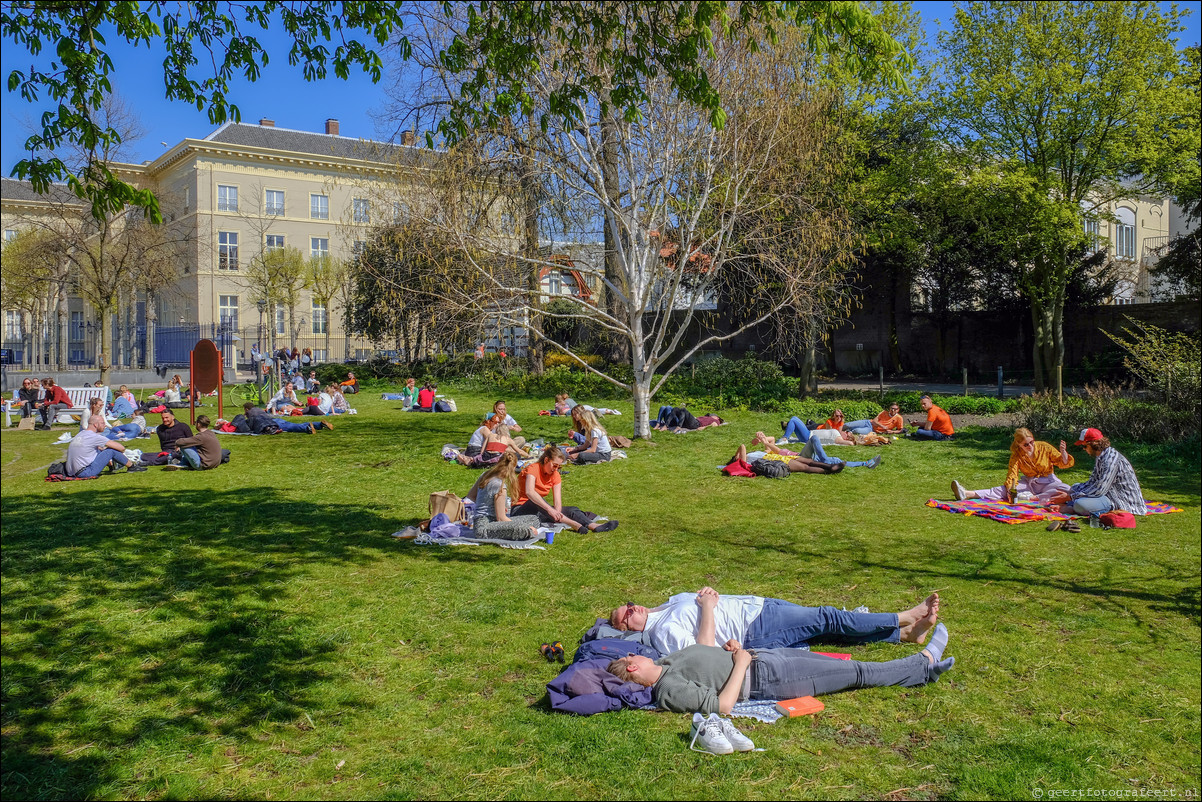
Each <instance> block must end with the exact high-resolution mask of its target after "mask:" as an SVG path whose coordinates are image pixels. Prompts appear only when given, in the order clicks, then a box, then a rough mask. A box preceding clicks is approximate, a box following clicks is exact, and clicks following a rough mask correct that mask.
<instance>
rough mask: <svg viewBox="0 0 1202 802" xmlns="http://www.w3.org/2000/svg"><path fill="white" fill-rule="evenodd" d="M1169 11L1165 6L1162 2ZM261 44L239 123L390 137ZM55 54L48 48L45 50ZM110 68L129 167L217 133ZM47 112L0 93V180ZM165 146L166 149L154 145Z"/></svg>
mask: <svg viewBox="0 0 1202 802" xmlns="http://www.w3.org/2000/svg"><path fill="white" fill-rule="evenodd" d="M1161 5H1163V6H1166V7H1167V6H1169V5H1170V4H1169V3H1161ZM915 6H916V7H917V8H918V9H919V11H920V12H921V13H922V16H923V20H924V24H925V26H926V29H927V39H928V44H929V45H931V46H933V45H934V43H935V35H936V33H937V32H938V30H939V25H940V24H941V23H942V24H943V25H945V26H946V25H947V24H948V23H947V21H948V20H949V19H950V18H951V15H952V11H953V4H952V3H950V2H918V3H915ZM1185 7H1186V8H1189V9H1190V10H1191V11H1192V13H1191V14H1189V16H1187V18H1186V21H1185V24H1186V30H1185V31H1184V32H1183V33H1182V34H1181V35H1180V36H1179V39H1178V44H1179V46H1186V45H1191V44H1197V43H1198V42H1199V41H1200V37H1199V18H1200V16H1202V15H1200V14H1199V13H1198V4H1197V3H1189V4H1187V5H1186V6H1185ZM262 41H263V42H264V44H265V46H266V47H267V49H268V53H269V55H270V56H271V63H270V64H269V65H268V66H267V67H266V68H265V69H264V70H263V73H262V76H261V77H260V79H259V80H258V81H257V82H255V83H249V82H246V81H237V82H235V83H234V84H233V85H232V87H231V89H232V92H231V98H232V100H233V101H234V102H235V103H236V104H237V105H238V106H239V108H240V109H241V111H242V120H243V122H251V123H254V122H258V120H259V118H260V117H268V118H270V119H272V120H275V123H276V125H278V126H280V127H284V128H295V129H298V130H303V131H317V132H320V131H324V130H325V129H324V126H325V120H326V118H328V117H333V118H336V119H338V120H339V123H340V128H341V133H342V135H343V136H351V137H368V138H373V137H381V136H383V137H387V136H388V135H390V134H391V132H390V131H388V132H386V131H380V130H377V127H376V123H375V122H374V121H373V119H372V116H371V113H372V112H373V111H379V110H380V107H381V106H382V104H383V103H384V101H385V98H384V92H383V86H384V85H386V84H387V83H389V80H390V79H389V76H387V75H385V76H384V78H383V79H382V81H381V83H380V84H378V85H377V84H373V83H372V82H371V80H370V79H369V78H368V77H367V76H366V75H364V74H362V73H358V74H353V75H352V76H351V78H350V79H349V80H347V81H342V80H339V79H337V78H330V79H327V80H325V81H321V82H315V83H307V82H306V81H305V80H304V79H303V77H302V76H301V73H300V69H299V68H297V67H292V66H290V65H289V64H288V62H287V58H286V56H287V43H286V42H285V41H284V39H283V38H282V37H278V36H273V35H271V34H267V35H265V36H264V37H262ZM50 49H51V50H53V47H51V48H50ZM110 53H111V54H112V57H113V62H114V65H115V67H116V71H115V75H114V87H115V89H116V90H117V92H118V93H119V94H120V95H121V96H122V97H123V98H124V99H125V101H126V103H127V104H128V105H129V106H130V107H131V108H132V109H133V111H134V112H135V113H137V115H138V116H139V117H140V119H141V121H142V125H143V127H144V128H145V130H146V133H145V136H144V137H143V138H142V139H141V140H140V141H138V142H136V143H133V145H132V147H131V149H130V151H131V152H130V161H134V162H138V161H143V160H151V159H154V158H156V157H158V156H159V155H160V154H161V153H163V152H164V151H165V150H166V149H167V148H168V147H171V146H173V145H175V144H176V143H178V142H179V141H180V140H182V139H184V138H186V137H194V138H202V137H204V136H207V135H208V134H209V133H210V132H211V131H213V129H214V128H215V127H216V126H214V125H213V124H212V123H210V122H209V120H208V117H207V116H206V115H205V114H203V113H201V112H199V111H197V110H196V109H195V108H193V107H189V106H186V105H184V104H183V103H179V102H175V103H170V102H168V101H166V100H165V99H164V97H163V93H164V88H163V79H162V69H161V62H162V56H161V54H159V53H156V52H155V51H152V50H150V49H148V48H145V47H143V48H138V49H135V48H132V47H129V46H127V45H125V44H124V43H120V44H113V45H112V47H111V48H110ZM28 59H29V55H28V54H27V53H26V52H25V51H23V50H22V49H21V48H19V47H17V46H15V45H13V44H12V43H11V42H10V41H8V40H7V39H6V40H5V41H4V42H3V43H2V45H0V73H2V74H3V75H4V76H5V78H6V79H7V76H8V73H9V72H10V71H11V70H12V69H14V68H16V67H18V66H22V67H25V68H28ZM44 108H45V106H44V105H42V106H38V105H30V104H27V103H25V102H24V101H23V100H22V99H21V97H20V96H19V95H18V94H15V93H10V92H7V90H5V95H4V102H3V104H2V105H0V168H2V171H3V174H4V175H9V174H10V173H11V172H12V168H13V165H14V164H16V162H17V161H18V160H20V159H21V158H22V157H23V156H24V150H23V146H24V142H25V139H26V137H27V136H28V129H29V126H28V124H27V123H28V122H29V121H35V120H36V119H37V117H38V116H39V115H40V114H41V112H42V111H43V110H44ZM160 143H166V145H163V144H160Z"/></svg>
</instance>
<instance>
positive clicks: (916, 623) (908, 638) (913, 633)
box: [897, 593, 939, 643]
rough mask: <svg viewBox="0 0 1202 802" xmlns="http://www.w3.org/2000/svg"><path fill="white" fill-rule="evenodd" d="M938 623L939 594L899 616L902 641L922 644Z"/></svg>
mask: <svg viewBox="0 0 1202 802" xmlns="http://www.w3.org/2000/svg"><path fill="white" fill-rule="evenodd" d="M938 621H939V594H938V593H932V594H931V595H930V596H927V597H926V598H925V599H923V600H922V603H921V604H919V605H918V606H916V607H913V608H911V609H909V610H905V611H904V612H900V613H898V614H897V624H898V626H899V627H900V629H901V633H900V641H901V642H902V643H922V642H923V641H925V640H926V639H927V633H928V632H930V631H931V629H932V628H933V627H934V626H935V624H936V623H938Z"/></svg>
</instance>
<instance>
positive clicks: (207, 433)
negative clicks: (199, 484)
mask: <svg viewBox="0 0 1202 802" xmlns="http://www.w3.org/2000/svg"><path fill="white" fill-rule="evenodd" d="M209 426H210V421H209V416H208V415H199V416H197V418H196V436H195V437H183V438H180V439H179V440H176V441H175V449H176V450H175V453H174V454H173V455H172V458H171V461H170V462H168V463H167V464H166V465H165V466H163V470H167V471H178V470H179V469H181V468H183V467H184V465H185V464H186V465H187V467H189V468H191V469H192V470H194V471H207V470H210V469H212V468H216V467H217V466H218V465H220V464H221V461H222V460H223V459H225V458H226V456H227V455H228V454H229V453H230V452H229V451H227V450H226V449H224V448H222V447H221V442H220V441H219V440H218V439H217V435H216V434H215V433H214V432H213V431H212V430H211V429H210V428H209Z"/></svg>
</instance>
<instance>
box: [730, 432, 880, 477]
mask: <svg viewBox="0 0 1202 802" xmlns="http://www.w3.org/2000/svg"><path fill="white" fill-rule="evenodd" d="M865 436H869V435H865ZM856 437H857V436H856V435H854V434H849V435H847V436H846V437H840V438H839V440H840V442H846V443H847V445H855V444H856ZM757 442H758V443H759V444H760V445H762V446H763V447H764V449H765V450H766V451H767V452H768V453H767V454H765V457H766V458H769V459H772V458H773V457H772V456H771V455H774V454H775V455H777V457H789V458H796V457H802V458H804V459H807V460H811V461H813V462H817V463H820V464H822V465H830V466H834V467H839V469H840V470H842V469H843V468H875V467H876V466H878V465H880V464H881V455H880V454H877V455H876V456H874V457H873V458H872V459H870V460H852V461H848V460H843V459H839V458H838V457H832V456H829V455H827V453H826V451H825V450H824V449H823V448H822V437H821V435H819V434H818V432H814V433H813V434H812V435H810V440H809V442H808V443H806V445H805V448H803V449H802V450H801V453H800V454H795V453H794V452H792V451H787V450H785V449H783V448H780V447H778V446H777V445H776V442H775V441H774V440H773V439H772V438H771V437H769V436H768V435H766V434H764V433H763V432H756V433H755V440H753V441H752V444H753V445H754V444H756V443H757ZM782 461H784V460H782Z"/></svg>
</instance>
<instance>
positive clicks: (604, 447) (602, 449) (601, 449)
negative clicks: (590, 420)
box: [589, 429, 612, 454]
mask: <svg viewBox="0 0 1202 802" xmlns="http://www.w3.org/2000/svg"><path fill="white" fill-rule="evenodd" d="M593 439H596V441H597V453H598V454H606V453H608V452H609V451H611V450H612V449H610V447H609V437H608V436H606V434H605V432H603V431H601V430H600V429H593V430H592V432H590V433H589V440H593Z"/></svg>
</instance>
